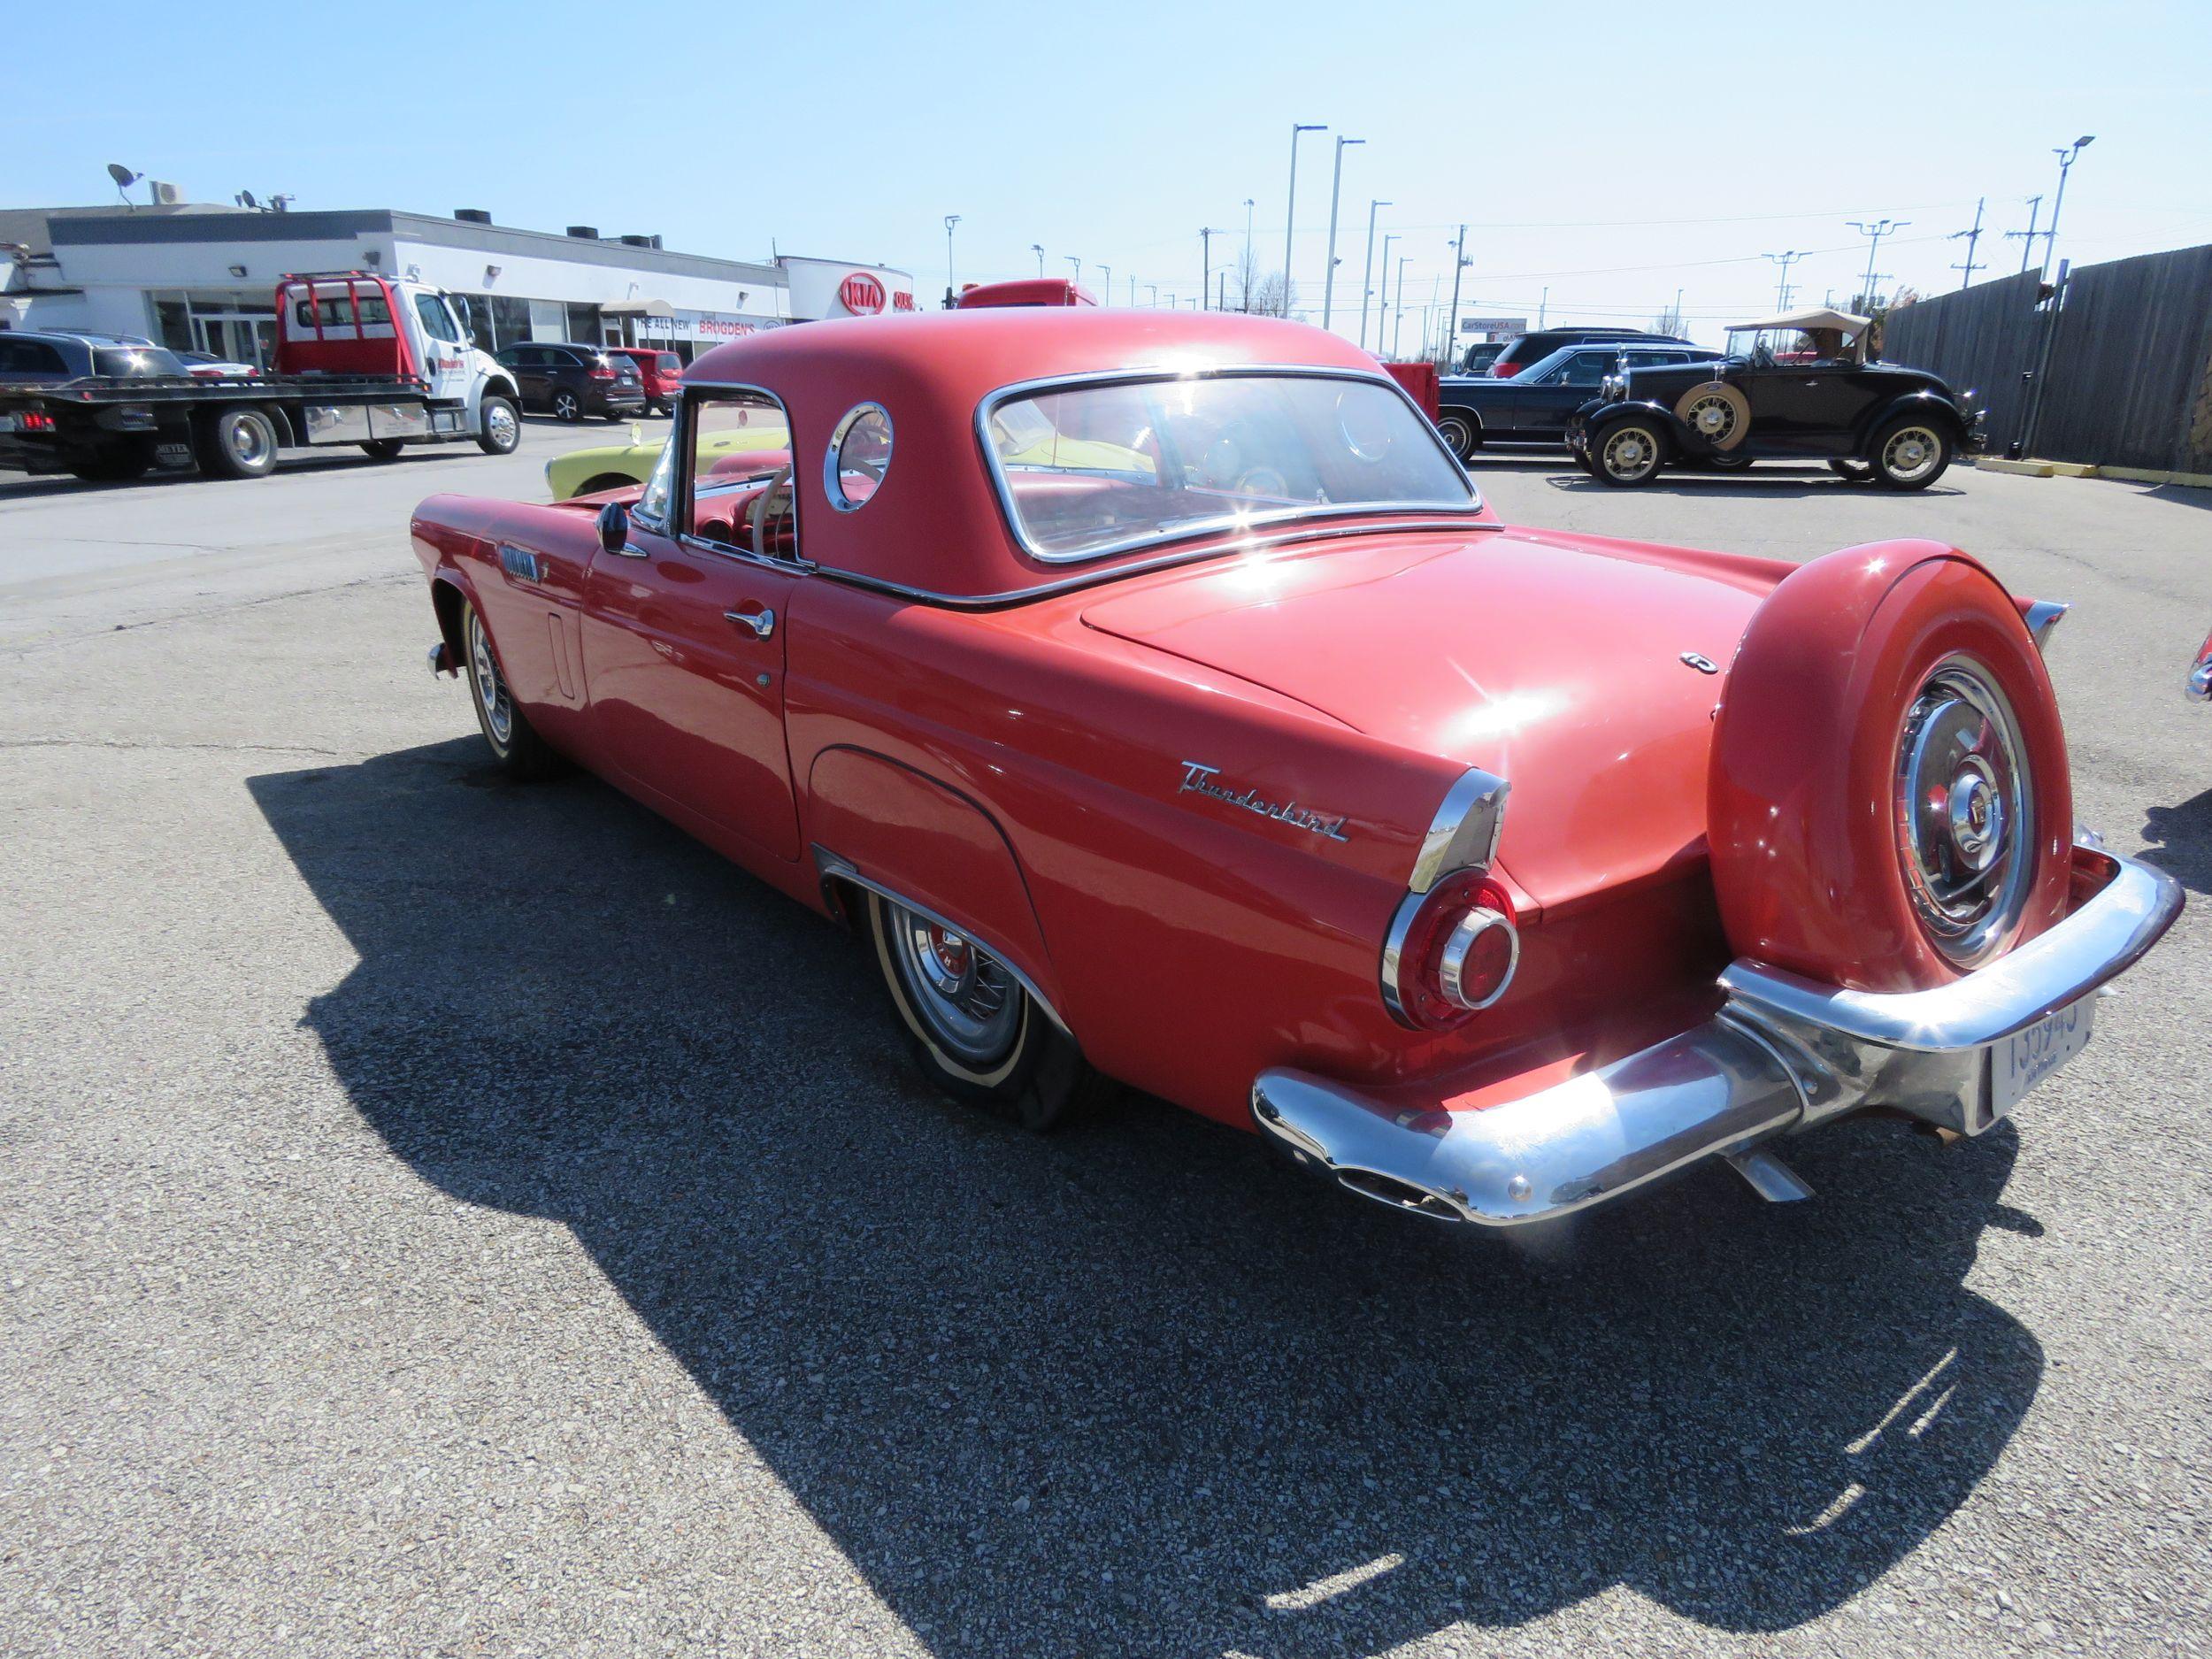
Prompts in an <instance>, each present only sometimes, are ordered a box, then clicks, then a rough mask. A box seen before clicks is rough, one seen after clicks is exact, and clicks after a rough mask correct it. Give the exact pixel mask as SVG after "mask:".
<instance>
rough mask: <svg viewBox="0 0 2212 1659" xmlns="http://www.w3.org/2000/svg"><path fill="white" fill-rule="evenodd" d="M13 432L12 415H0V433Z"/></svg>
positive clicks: (13, 422) (13, 421)
mask: <svg viewBox="0 0 2212 1659" xmlns="http://www.w3.org/2000/svg"><path fill="white" fill-rule="evenodd" d="M14 430H15V417H14V416H13V415H0V432H13V431H14Z"/></svg>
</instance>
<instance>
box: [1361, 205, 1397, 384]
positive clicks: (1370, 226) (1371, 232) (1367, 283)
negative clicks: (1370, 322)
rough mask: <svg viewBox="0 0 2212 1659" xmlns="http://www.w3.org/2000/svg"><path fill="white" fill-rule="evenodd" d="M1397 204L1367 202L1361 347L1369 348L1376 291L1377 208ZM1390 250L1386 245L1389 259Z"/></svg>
mask: <svg viewBox="0 0 2212 1659" xmlns="http://www.w3.org/2000/svg"><path fill="white" fill-rule="evenodd" d="M1394 205H1396V204H1394V203H1390V202H1376V201H1370V202H1369V203H1368V204H1367V257H1365V258H1363V259H1362V260H1361V261H1360V265H1359V349H1361V350H1362V351H1364V350H1366V349H1367V300H1368V296H1370V295H1371V294H1372V293H1373V292H1374V291H1375V210H1376V209H1378V208H1383V207H1392V206H1394ZM1389 257H1390V250H1389V249H1388V248H1387V247H1385V248H1384V250H1383V258H1384V259H1385V260H1386V261H1387V260H1388V259H1389Z"/></svg>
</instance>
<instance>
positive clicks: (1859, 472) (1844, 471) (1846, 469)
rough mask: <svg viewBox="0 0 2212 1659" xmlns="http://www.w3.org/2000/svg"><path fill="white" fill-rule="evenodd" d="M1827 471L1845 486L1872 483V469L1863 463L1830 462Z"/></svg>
mask: <svg viewBox="0 0 2212 1659" xmlns="http://www.w3.org/2000/svg"><path fill="white" fill-rule="evenodd" d="M1828 470H1829V471H1830V472H1833V473H1834V474H1835V475H1836V476H1837V477H1838V478H1839V479H1841V480H1843V481H1844V482H1845V483H1847V484H1871V483H1872V482H1873V481H1874V468H1873V467H1872V466H1871V465H1869V464H1868V463H1867V462H1864V461H1844V460H1835V461H1831V462H1829V463H1828Z"/></svg>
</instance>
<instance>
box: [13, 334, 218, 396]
mask: <svg viewBox="0 0 2212 1659" xmlns="http://www.w3.org/2000/svg"><path fill="white" fill-rule="evenodd" d="M95 374H97V375H104V376H111V377H114V378H116V379H124V380H162V379H176V380H181V379H183V378H185V377H186V375H187V374H188V370H187V369H186V367H185V365H184V364H183V363H182V362H180V360H179V359H178V357H177V356H176V354H175V353H174V352H173V351H171V350H170V349H168V348H167V347H166V346H157V345H156V344H154V343H153V342H152V341H150V340H142V339H140V338H139V337H138V336H136V335H135V334H89V333H80V332H78V331H77V330H75V329H63V330H58V331H56V332H53V333H45V332H41V331H35V330H32V329H27V328H11V329H6V330H0V383H4V384H12V383H18V382H37V383H41V384H45V383H50V382H53V381H58V380H83V379H85V378H86V377H87V376H89V375H95Z"/></svg>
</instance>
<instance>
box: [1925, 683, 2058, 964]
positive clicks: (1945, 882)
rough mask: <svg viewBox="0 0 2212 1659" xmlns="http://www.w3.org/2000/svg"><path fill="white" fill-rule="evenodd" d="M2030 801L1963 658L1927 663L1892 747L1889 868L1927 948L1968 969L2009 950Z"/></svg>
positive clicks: (2013, 738)
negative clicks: (1901, 882) (1893, 856)
mask: <svg viewBox="0 0 2212 1659" xmlns="http://www.w3.org/2000/svg"><path fill="white" fill-rule="evenodd" d="M2034 802H2035V797H2034V792H2033V789H2032V786H2031V780H2030V778H2029V774H2028V758H2027V746H2026V744H2025V743H2024V741H2022V739H2021V735H2020V724H2019V721H2018V720H2017V719H2016V718H2015V717H2014V715H2013V711H2012V705H2011V703H2008V701H2007V700H2006V697H2005V694H2004V693H2003V692H2002V691H2001V690H2000V689H1999V688H1998V686H1997V683H1996V680H1995V678H1994V677H1993V675H1992V674H1991V673H1990V672H1989V670H1988V669H1986V668H1985V667H1984V666H1983V665H1982V664H1979V663H1978V662H1976V661H1975V660H1974V659H1973V658H1972V657H1962V656H1961V657H1947V658H1946V659H1945V660H1944V661H1942V662H1941V663H1939V664H1937V665H1936V667H1935V668H1934V670H1933V671H1932V672H1931V673H1930V674H1929V676H1928V678H1927V680H1925V681H1924V682H1923V684H1922V686H1921V687H1920V690H1919V692H1918V694H1917V695H1915V697H1914V698H1913V700H1912V703H1911V704H1910V705H1909V707H1908V708H1907V709H1906V710H1905V724H1904V729H1903V731H1902V732H1901V734H1900V736H1899V739H1898V746H1897V787H1896V796H1895V807H1896V818H1897V856H1898V864H1899V867H1900V868H1901V870H1902V871H1903V872H1904V877H1905V890H1906V893H1907V895H1908V896H1909V898H1910V899H1911V901H1912V907H1913V911H1914V914H1915V915H1916V916H1917V917H1918V918H1919V920H1920V924H1921V926H1922V927H1923V928H1924V930H1925V931H1926V933H1927V935H1928V938H1929V941H1930V942H1931V943H1932V944H1933V945H1934V946H1935V948H1936V949H1938V950H1939V951H1940V952H1941V953H1942V954H1943V956H1945V957H1946V958H1947V960H1948V961H1950V962H1951V963H1952V964H1955V966H1957V967H1960V968H1972V967H1975V966H1978V964H1981V963H1983V962H1985V961H1987V960H1988V959H1989V958H1990V957H1991V956H1994V955H1995V954H1996V953H1997V952H1998V951H1999V950H2000V949H2003V947H2004V946H2005V944H2006V943H2007V942H2008V940H2009V939H2010V937H2011V934H2012V933H2013V930H2014V927H2015V926H2016V924H2017V923H2018V921H2019V919H2020V916H2021V913H2022V911H2023V910H2024V908H2025V906H2026V904H2027V901H2028V895H2029V890H2030V888H2031V887H2032V886H2033V885H2034V879H2035V868H2036V835H2037V826H2036V823H2035V804H2034Z"/></svg>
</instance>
